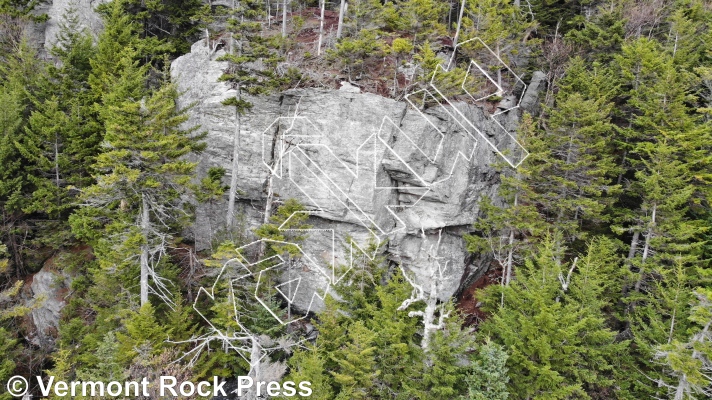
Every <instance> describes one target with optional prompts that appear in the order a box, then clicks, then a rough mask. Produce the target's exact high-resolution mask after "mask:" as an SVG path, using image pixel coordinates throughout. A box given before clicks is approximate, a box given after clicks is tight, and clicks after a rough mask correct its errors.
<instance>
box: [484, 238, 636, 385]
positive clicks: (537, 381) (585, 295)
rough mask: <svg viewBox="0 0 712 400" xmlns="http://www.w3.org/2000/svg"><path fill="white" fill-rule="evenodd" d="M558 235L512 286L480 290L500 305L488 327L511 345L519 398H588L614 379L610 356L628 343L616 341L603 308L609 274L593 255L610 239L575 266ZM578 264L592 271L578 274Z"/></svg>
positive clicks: (489, 305)
mask: <svg viewBox="0 0 712 400" xmlns="http://www.w3.org/2000/svg"><path fill="white" fill-rule="evenodd" d="M559 240H560V239H557V238H555V237H547V238H546V240H545V241H544V242H543V243H542V245H541V247H540V248H539V250H538V252H537V254H535V255H533V256H532V258H528V259H527V260H526V263H525V267H523V268H520V270H519V273H518V274H517V278H516V280H514V281H512V282H511V284H510V285H509V286H490V287H488V288H486V289H484V290H483V292H482V293H481V294H480V295H478V298H481V299H482V301H483V303H484V305H485V309H486V310H487V311H490V312H492V313H493V315H492V316H491V317H490V319H488V320H487V321H486V322H485V323H484V324H482V325H481V330H482V332H484V333H485V334H487V335H490V336H491V338H492V340H493V341H494V342H495V343H498V344H501V345H503V346H505V347H506V348H507V349H508V350H509V351H508V353H509V358H508V359H507V363H506V365H507V368H508V369H509V373H510V379H511V381H510V384H509V386H508V390H509V392H510V394H511V395H513V396H516V397H517V398H527V397H536V398H548V399H566V398H571V397H578V398H589V394H588V393H589V392H591V391H595V390H599V389H600V388H606V387H608V386H610V385H612V384H613V381H612V380H611V369H612V365H611V361H610V360H611V359H612V358H613V357H615V356H614V355H615V354H618V353H620V352H621V351H622V350H623V349H624V348H625V346H626V345H627V344H626V343H625V342H621V343H615V342H614V339H615V333H614V332H613V331H611V330H610V329H608V328H607V327H606V319H605V316H604V314H603V312H602V309H603V308H604V307H605V306H606V305H607V300H606V299H603V298H602V297H601V292H602V291H603V290H604V288H605V287H606V279H607V277H606V276H605V275H604V274H603V273H601V272H602V271H601V270H600V269H599V268H600V267H601V266H600V265H598V264H597V263H595V262H591V261H594V260H595V259H596V258H595V257H596V256H597V254H598V253H599V252H600V251H601V250H603V249H605V247H604V248H601V247H600V246H591V247H590V248H589V250H588V251H589V254H588V256H587V257H586V258H585V259H583V260H578V261H576V263H577V264H572V265H570V266H569V265H566V264H563V263H560V262H558V261H557V260H561V259H562V258H561V255H560V254H557V253H560V252H562V251H563V249H561V248H559V247H558V246H557V244H556V243H557V242H558V241H559ZM607 251H610V249H607ZM581 261H584V262H581ZM578 262H581V265H578ZM575 269H579V270H583V271H585V273H584V272H582V273H581V274H577V275H573V272H575V271H574V270H575ZM567 270H568V271H569V272H568V274H567ZM564 274H566V275H564ZM501 294H504V299H505V301H504V305H503V306H500V301H501V300H500V295H501ZM479 296H481V297H479Z"/></svg>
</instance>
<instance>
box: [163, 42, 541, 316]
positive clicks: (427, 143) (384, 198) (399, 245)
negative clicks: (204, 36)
mask: <svg viewBox="0 0 712 400" xmlns="http://www.w3.org/2000/svg"><path fill="white" fill-rule="evenodd" d="M222 54H224V53H223V52H222V50H218V51H217V52H212V51H211V50H210V49H209V48H208V47H206V45H205V42H204V41H201V42H198V43H196V44H194V45H193V47H192V51H191V53H189V54H186V55H184V56H182V57H180V58H178V59H176V60H175V61H174V62H173V64H172V68H171V73H172V76H173V77H174V80H175V81H176V82H177V83H178V87H179V91H180V92H181V93H183V94H182V96H181V99H180V105H181V106H188V105H190V104H192V105H193V108H191V109H190V111H189V116H190V119H189V121H188V122H187V125H188V126H195V125H200V126H201V130H204V131H207V132H208V136H207V139H206V142H207V145H208V146H207V149H206V150H205V152H204V153H203V154H202V155H200V156H198V158H197V161H199V167H198V173H199V176H200V177H202V176H205V174H206V172H207V170H208V168H210V167H222V168H225V169H226V170H227V171H228V176H226V177H225V179H224V182H225V183H227V182H229V174H230V173H231V171H230V170H231V157H232V149H233V140H234V138H235V137H236V133H235V126H236V117H235V112H234V108H232V107H227V106H224V105H222V104H221V101H222V100H224V99H226V98H229V97H232V96H235V93H236V92H235V90H233V89H231V88H230V87H228V86H227V85H226V84H225V83H222V82H217V79H218V77H219V76H220V75H221V74H222V72H223V70H224V69H225V68H226V66H227V65H226V63H225V62H219V61H216V59H217V58H218V57H219V56H220V55H222ZM342 89H343V88H342ZM525 95H526V96H529V98H531V97H532V96H536V94H535V93H531V92H529V93H525ZM526 96H525V97H526ZM250 101H252V102H253V104H254V106H253V108H252V111H251V112H250V113H249V114H248V115H245V116H243V117H242V118H241V132H240V134H239V157H238V159H239V168H238V170H237V174H238V179H239V180H238V182H239V194H238V198H239V204H238V209H240V211H241V215H240V216H239V219H240V220H241V221H242V223H243V224H244V226H245V227H247V228H254V227H256V226H258V225H260V224H261V223H262V222H263V219H264V208H265V198H266V187H267V184H266V183H267V181H268V177H269V176H270V174H272V177H273V190H274V193H275V200H276V202H277V204H279V202H280V201H283V200H285V199H288V198H296V199H298V200H299V201H300V202H301V203H303V204H304V205H305V206H306V207H307V209H308V210H309V211H310V218H309V224H311V225H312V226H313V229H314V230H312V231H310V232H306V233H305V234H306V235H307V236H308V237H307V239H306V240H305V241H304V242H303V246H302V247H303V249H304V253H305V254H306V255H308V256H309V259H310V260H312V261H313V262H312V264H310V265H309V267H308V268H306V267H305V268H301V269H298V270H297V271H293V272H290V274H291V275H290V278H291V279H294V274H297V275H298V278H297V279H298V280H297V281H295V282H296V283H298V284H299V288H300V290H299V291H298V292H297V294H296V297H295V299H294V305H296V306H297V307H299V308H302V309H309V308H311V310H314V309H315V308H316V309H318V308H319V306H320V305H319V304H316V303H315V304H311V307H310V302H311V299H312V297H311V295H310V293H312V292H314V291H318V289H319V288H324V287H325V286H326V285H327V284H328V283H329V282H330V281H331V282H335V281H337V280H338V278H339V275H338V274H335V273H334V271H333V270H332V269H331V265H332V264H336V265H350V263H351V261H350V260H351V257H350V255H351V252H352V250H353V251H354V253H355V254H357V255H358V254H361V253H360V252H359V249H358V248H354V249H355V250H354V249H351V248H349V246H348V245H347V244H346V241H347V239H348V238H351V239H353V240H354V241H355V242H356V243H357V244H358V245H359V246H360V247H361V248H365V247H366V245H367V244H368V243H369V241H371V242H379V241H380V242H381V243H383V244H384V245H383V247H382V251H383V254H384V255H385V256H386V257H387V258H388V259H389V260H390V261H392V262H393V263H395V264H399V265H402V266H403V267H405V268H407V269H408V270H409V271H410V273H412V274H414V275H415V277H416V281H417V282H419V283H420V284H424V283H427V282H429V281H430V280H431V279H433V278H436V279H439V280H440V281H441V283H442V284H441V285H440V287H441V290H439V292H438V296H439V297H440V298H442V299H446V298H447V297H450V296H452V295H453V294H454V293H456V291H457V290H458V288H459V287H460V285H461V284H462V283H463V282H464V281H466V280H468V279H469V278H471V277H472V275H475V274H480V273H482V272H484V269H486V266H487V265H488V264H489V260H487V259H486V258H475V259H471V258H468V257H467V252H466V249H465V243H464V241H463V239H462V234H463V233H466V232H467V231H468V230H469V229H470V227H471V225H472V223H473V222H474V221H475V219H476V216H477V214H478V211H479V206H478V204H479V199H480V198H481V197H482V196H489V197H493V198H495V197H496V191H497V187H498V183H499V174H498V173H497V172H496V171H495V170H494V169H493V167H492V166H493V164H494V163H495V162H496V161H501V158H500V156H499V155H498V152H497V149H498V148H499V150H502V151H506V149H504V147H507V146H511V145H512V143H513V139H512V138H511V137H510V136H509V134H508V133H507V132H506V131H505V130H504V129H507V130H509V131H510V132H511V131H514V129H515V128H516V125H517V122H518V119H519V115H520V114H521V109H519V108H518V109H513V110H510V111H507V112H506V113H503V114H500V115H499V116H497V122H495V120H493V119H492V118H491V116H490V115H489V114H487V113H486V112H485V111H483V110H482V109H481V108H480V107H477V106H474V105H468V104H465V103H462V102H454V103H452V104H450V105H446V106H439V105H437V104H432V105H431V106H430V107H427V108H425V109H424V110H420V111H419V110H418V109H417V108H416V107H413V106H412V105H410V104H409V103H408V102H406V101H395V100H392V99H387V98H384V97H380V96H377V95H374V94H368V93H363V94H362V93H356V91H352V90H319V89H293V90H287V91H285V92H282V93H279V94H274V95H271V96H264V97H259V98H253V99H250ZM442 103H444V102H442ZM534 103H535V102H534ZM453 109H457V111H458V112H455V110H453ZM463 119H464V120H467V121H469V122H470V123H472V125H474V126H475V127H476V128H477V129H474V128H473V127H472V126H470V125H468V124H467V123H464V122H463ZM275 138H277V139H275ZM507 138H508V139H507ZM503 154H509V153H507V152H505V153H503ZM270 170H272V172H270ZM225 210H226V205H225V202H224V201H222V202H218V203H215V204H207V205H206V204H204V205H200V206H199V207H198V209H197V221H196V223H195V225H194V226H193V228H192V229H191V235H192V236H193V238H194V240H195V242H196V245H197V247H198V249H206V248H208V247H209V246H210V242H211V240H213V233H214V232H215V231H217V230H218V229H219V228H220V227H224V225H225V222H224V221H225V218H226V217H225V214H226V211H225ZM246 239H247V240H248V241H249V238H246ZM334 243H335V244H334ZM466 260H468V262H467V263H466ZM313 264H319V266H318V267H316V268H314V267H313ZM285 279H286V278H285ZM425 287H426V291H427V288H429V287H430V285H429V284H428V285H425ZM317 303H318V300H317Z"/></svg>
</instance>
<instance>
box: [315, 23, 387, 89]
mask: <svg viewBox="0 0 712 400" xmlns="http://www.w3.org/2000/svg"><path fill="white" fill-rule="evenodd" d="M384 50H385V47H384V43H383V42H382V41H381V40H380V38H379V37H378V33H377V32H376V31H374V30H367V29H363V30H361V31H360V32H359V33H358V35H356V36H355V37H353V38H343V39H342V40H341V41H340V42H339V43H337V44H336V48H335V49H334V50H331V49H330V50H329V51H328V56H329V57H330V58H331V59H332V60H335V61H337V62H338V63H339V65H340V66H341V67H342V68H343V69H345V70H346V72H347V73H348V75H349V78H355V77H356V76H357V75H359V74H361V73H363V72H364V70H365V68H366V67H367V65H368V62H369V61H370V60H371V59H373V58H377V57H380V56H382V55H383V52H384Z"/></svg>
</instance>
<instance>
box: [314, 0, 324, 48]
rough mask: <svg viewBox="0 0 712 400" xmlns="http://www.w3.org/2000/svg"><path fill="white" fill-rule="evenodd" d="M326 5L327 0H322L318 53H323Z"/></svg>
mask: <svg viewBox="0 0 712 400" xmlns="http://www.w3.org/2000/svg"><path fill="white" fill-rule="evenodd" d="M325 6H326V0H321V15H320V17H319V41H318V42H317V45H316V55H317V56H320V55H321V42H322V41H323V40H324V7H325Z"/></svg>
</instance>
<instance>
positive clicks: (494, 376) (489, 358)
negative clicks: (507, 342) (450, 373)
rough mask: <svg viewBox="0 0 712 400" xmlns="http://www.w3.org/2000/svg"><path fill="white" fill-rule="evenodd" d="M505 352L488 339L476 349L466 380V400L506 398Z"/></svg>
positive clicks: (507, 393)
mask: <svg viewBox="0 0 712 400" xmlns="http://www.w3.org/2000/svg"><path fill="white" fill-rule="evenodd" d="M507 357H508V356H507V353H506V352H505V351H504V350H503V348H502V346H499V345H497V344H495V343H493V342H492V341H490V340H489V339H488V340H487V341H486V342H485V343H484V344H482V345H480V348H479V349H478V350H477V357H476V358H475V360H474V362H473V363H472V367H471V368H472V369H471V372H470V373H469V374H468V375H467V377H466V378H465V381H466V382H467V395H466V396H464V397H463V399H467V400H507V399H508V398H509V392H507V383H509V376H508V375H507V366H506V362H507Z"/></svg>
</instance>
